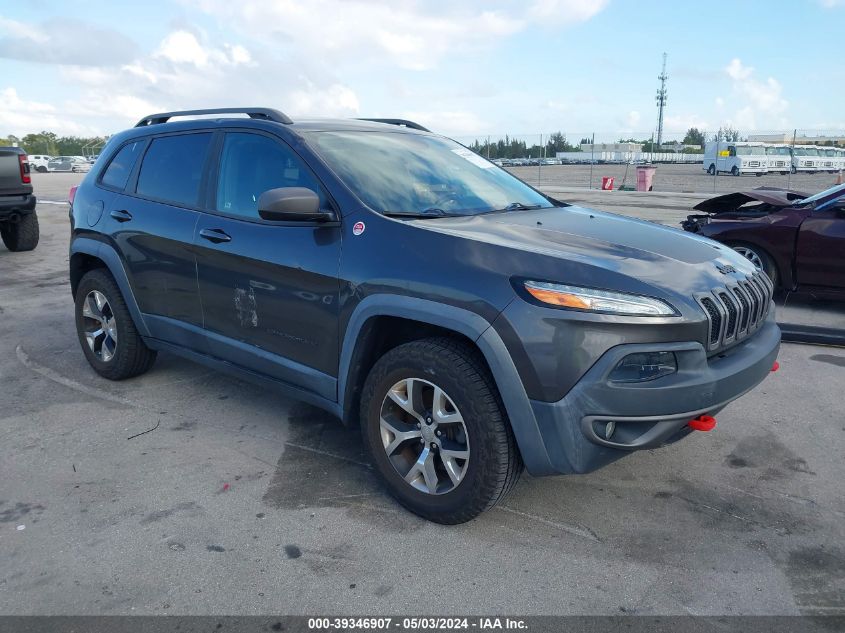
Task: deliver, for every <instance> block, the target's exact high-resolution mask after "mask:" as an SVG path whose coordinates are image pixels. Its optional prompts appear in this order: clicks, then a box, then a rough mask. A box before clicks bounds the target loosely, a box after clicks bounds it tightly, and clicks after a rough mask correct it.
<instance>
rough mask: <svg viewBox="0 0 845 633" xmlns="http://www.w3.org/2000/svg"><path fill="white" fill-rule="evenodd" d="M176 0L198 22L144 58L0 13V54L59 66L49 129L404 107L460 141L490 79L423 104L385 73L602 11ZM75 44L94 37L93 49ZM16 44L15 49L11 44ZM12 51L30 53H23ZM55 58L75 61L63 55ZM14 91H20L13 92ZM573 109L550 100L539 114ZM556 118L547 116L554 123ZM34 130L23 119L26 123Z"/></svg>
mask: <svg viewBox="0 0 845 633" xmlns="http://www.w3.org/2000/svg"><path fill="white" fill-rule="evenodd" d="M177 1H178V2H180V3H181V4H182V5H184V6H185V8H186V13H188V14H189V15H190V12H191V10H192V9H195V8H198V9H200V10H201V11H202V12H204V13H205V15H204V16H202V17H203V20H202V23H203V24H204V27H203V28H199V27H198V26H197V21H196V20H194V21H191V20H188V19H183V20H180V21H178V22H177V23H174V24H173V25H172V26H171V29H170V31H169V32H166V33H165V34H164V35H163V36H162V37H161V38H160V40H159V41H158V42H156V43H155V44H153V45H149V46H148V47H147V48H146V50H143V51H139V50H138V47H137V46H136V44H135V43H134V42H133V40H132V38H131V37H127V36H125V35H124V34H121V33H118V32H117V31H114V30H108V29H103V28H100V27H97V26H94V25H92V24H87V23H83V22H78V21H72V22H73V23H72V24H71V25H70V27H72V28H68V26H67V25H66V24H64V23H63V22H64V21H62V20H58V19H48V20H45V21H43V22H41V23H23V22H14V21H10V20H5V19H3V18H0V58H2V57H4V56H6V57H12V58H15V59H27V60H28V61H40V62H42V63H45V64H51V65H53V66H54V67H55V68H56V69H57V70H56V71H55V73H56V74H57V75H58V79H59V81H58V82H57V85H56V86H55V94H57V95H65V94H70V95H72V98H57V99H56V101H55V105H56V112H59V113H61V116H58V115H57V116H56V118H55V119H54V123H49V125H50V126H51V127H53V128H54V129H55V131H56V132H57V133H60V134H64V133H72V132H75V130H76V129H82V128H85V129H89V128H95V131H96V132H98V133H112V132H115V131H117V130H120V129H122V128H125V127H126V126H127V125H131V124H133V123H134V122H135V121H136V120H137V119H138V118H139V117H141V116H143V115H145V114H148V113H150V112H154V111H160V110H177V109H192V108H200V107H222V106H232V105H238V104H243V103H259V104H267V105H269V106H276V107H279V108H281V109H283V110H285V111H287V112H289V113H291V114H293V115H299V114H308V115H314V116H350V115H358V114H359V113H360V112H362V111H365V112H367V113H368V114H377V113H378V111H379V110H383V111H384V115H385V116H388V115H389V116H398V115H399V113H401V112H402V111H403V110H412V111H414V112H418V113H419V114H420V115H421V116H420V117H418V118H420V119H422V120H424V121H425V122H428V123H430V124H431V125H433V126H434V127H435V128H436V129H438V130H443V131H446V132H452V133H463V134H472V133H476V132H480V131H485V130H489V129H490V125H489V121H484V120H483V118H482V117H481V116H479V114H481V113H483V112H484V110H483V108H485V107H489V103H490V100H491V99H493V98H494V96H495V95H496V94H498V93H499V92H500V88H499V87H498V86H495V88H491V87H490V86H494V85H495V81H496V79H497V78H496V79H494V80H493V81H492V82H490V83H489V85H487V84H485V83H484V82H483V81H482V82H479V81H478V79H479V78H477V77H469V78H467V79H466V81H461V82H460V83H459V84H457V85H456V84H455V82H454V79H451V78H450V79H448V80H444V81H447V83H443V82H440V83H439V84H438V89H437V92H436V95H433V94H432V89H431V83H430V82H428V83H426V81H422V82H421V81H418V75H416V74H415V73H407V72H395V71H396V70H397V69H399V70H400V71H402V70H415V71H425V70H430V69H433V68H436V67H438V66H440V65H443V66H445V65H446V63H447V62H448V65H449V66H450V67H451V66H453V64H455V63H466V62H467V61H470V60H471V59H472V58H473V57H476V56H478V55H480V54H484V53H486V52H488V51H489V50H493V49H494V48H495V47H497V46H498V45H500V44H501V42H502V40H503V39H506V38H509V37H512V36H513V35H514V34H517V33H520V32H523V31H525V30H526V29H528V28H530V27H532V26H537V25H543V26H555V27H561V26H567V25H572V24H575V23H578V22H583V21H584V20H588V19H590V18H591V17H592V16H593V15H595V14H596V13H597V12H599V11H601V10H602V9H603V8H604V6H605V5H606V3H607V0H526V2H525V3H524V4H517V3H513V2H511V1H510V0H484V2H483V3H482V2H480V1H477V0H476V1H473V2H466V3H456V2H453V0H396V2H393V3H385V2H383V1H382V0H309V2H308V3H303V2H301V0H239V1H238V2H237V3H233V2H231V1H230V0H177ZM215 22H216V24H217V28H215V27H214V26H213V25H214V24H215ZM209 25H212V26H209ZM204 29H208V30H204ZM68 33H72V34H73V38H74V41H73V43H70V42H67V37H68V35H67V34H68ZM221 33H226V34H227V36H226V37H221ZM78 34H82V35H78ZM39 40H41V41H43V42H45V43H48V44H49V46H39V47H38V48H40V49H42V51H41V52H40V53H39V52H36V51H34V49H33V47H34V46H35V44H36V43H37V41H39ZM80 42H97V46H88V45H80ZM22 44H25V45H26V46H24V47H23V49H22V48H21V45H22ZM24 49H26V50H27V51H29V52H28V53H27V55H30V54H31V55H33V57H21V55H22V53H21V52H20V51H21V50H24ZM65 50H76V51H81V52H79V53H78V54H77V53H75V54H73V55H68V54H66V53H65V52H64V51H65ZM45 51H46V52H45ZM355 82H357V83H355ZM61 84H64V86H62V85H61ZM395 85H399V88H397V90H395V91H392V90H390V89H389V87H390V86H395ZM0 86H2V84H0ZM402 86H404V88H402ZM15 87H16V88H17V89H18V90H21V91H23V90H24V86H23V85H19V86H15ZM359 87H367V88H368V89H370V92H371V93H372V92H375V93H376V94H378V90H380V89H382V88H383V90H384V92H385V95H384V96H386V98H382V96H380V97H379V101H378V102H377V104H373V103H370V104H362V102H361V97H360V93H359V91H358V88H359ZM22 94H23V92H22ZM479 104H480V105H479ZM571 107H572V104H569V103H564V102H561V103H559V104H556V105H553V104H552V102H551V101H550V104H549V107H548V108H546V110H547V111H549V112H551V111H553V110H560V111H564V110H569V109H570V108H571ZM473 110H475V111H473ZM559 116H560V113H559V112H558V114H557V115H556V116H555V120H557V117H559ZM8 119H9V117H8V116H7V120H8ZM16 120H19V119H16ZM72 122H73V123H72ZM535 122H536V121H535ZM44 125H45V126H46V125H48V123H46V122H45V123H44ZM74 126H75V127H74ZM41 127H42V124H40V123H36V124H33V128H38V129H40V128H41Z"/></svg>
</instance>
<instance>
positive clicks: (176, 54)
mask: <svg viewBox="0 0 845 633" xmlns="http://www.w3.org/2000/svg"><path fill="white" fill-rule="evenodd" d="M154 57H163V58H164V59H169V60H170V61H172V62H173V63H175V64H193V65H194V66H200V67H202V66H205V65H206V64H207V63H208V51H207V50H205V48H204V47H203V46H201V45H200V43H199V41H198V40H197V38H196V36H195V35H194V34H193V33H189V32H188V31H181V30H180V31H173V32H172V33H170V34H168V35H167V37H165V38H164V40H163V41H162V42H161V44H159V47H158V50H157V51H156V52H155V53H154Z"/></svg>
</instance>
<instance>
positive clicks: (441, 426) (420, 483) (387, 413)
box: [379, 378, 469, 495]
mask: <svg viewBox="0 0 845 633" xmlns="http://www.w3.org/2000/svg"><path fill="white" fill-rule="evenodd" d="M379 425H380V436H381V441H382V445H383V447H384V451H385V453H386V454H387V458H388V460H389V461H390V463H391V464H392V465H393V468H394V469H395V470H396V472H397V473H398V474H399V476H400V477H402V478H403V479H404V480H405V482H407V483H408V484H409V485H411V486H412V487H414V488H416V489H417V490H419V491H420V492H424V493H427V494H432V495H440V494H444V493H447V492H451V491H452V490H454V489H455V488H456V487H457V486H458V485H459V484H460V483H461V481H462V480H463V478H464V475H465V474H466V472H467V466H468V465H469V437H468V434H467V429H466V426H465V424H464V419H463V416H462V415H461V412H460V411H459V410H458V408H457V407H456V406H455V403H454V402H453V401H452V399H451V398H450V397H449V396H448V395H447V394H446V392H445V391H443V389H441V388H440V387H439V386H437V385H435V384H434V383H431V382H429V381H427V380H423V379H421V378H406V379H404V380H400V381H399V382H397V383H396V384H395V385H393V386H392V387H391V388H390V389H389V390H388V392H387V395H386V396H385V397H384V400H383V401H382V405H381V411H380V414H379Z"/></svg>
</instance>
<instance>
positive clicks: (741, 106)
mask: <svg viewBox="0 0 845 633" xmlns="http://www.w3.org/2000/svg"><path fill="white" fill-rule="evenodd" d="M725 73H726V74H727V75H728V77H730V79H731V80H732V84H733V99H732V100H728V101H726V103H727V104H730V103H731V102H733V104H734V106H735V107H736V110H735V114H734V116H733V117H732V118H731V119H730V120H729V121H728V123H730V124H732V125H734V126H736V127H739V128H740V129H741V130H756V129H777V128H783V127H786V126H787V125H788V120H787V118H786V116H785V114H786V111H787V110H788V109H789V102H788V101H787V100H786V99H784V97H783V86H781V84H780V82H779V81H777V80H776V79H775V78H774V77H768V78H766V79H764V80H761V79H758V78H757V77H756V73H755V70H754V68H753V67H751V66H746V65H744V64H743V63H742V61H741V60H740V59H737V58H734V59H732V60H731V62H730V63H729V64H728V65H727V66H726V67H725Z"/></svg>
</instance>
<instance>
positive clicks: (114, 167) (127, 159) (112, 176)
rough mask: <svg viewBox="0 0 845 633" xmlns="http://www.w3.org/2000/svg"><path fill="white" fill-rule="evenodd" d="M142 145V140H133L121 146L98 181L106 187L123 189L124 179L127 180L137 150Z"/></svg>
mask: <svg viewBox="0 0 845 633" xmlns="http://www.w3.org/2000/svg"><path fill="white" fill-rule="evenodd" d="M143 146H144V142H143V141H134V142H132V143H127V144H126V145H124V146H123V147H121V148H120V151H119V152H118V153H117V154H116V155H115V157H114V158H112V160H111V162H110V163H109V166H108V167H107V168H106V171H105V172H104V173H103V177H102V178H101V179H100V182H102V183H103V184H104V185H106V186H107V187H113V188H115V189H123V188H124V187H125V186H126V181H127V180H129V174H130V173H131V172H132V168H133V167H134V166H135V160H136V159H137V158H138V152H140V151H141V148H142V147H143Z"/></svg>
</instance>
